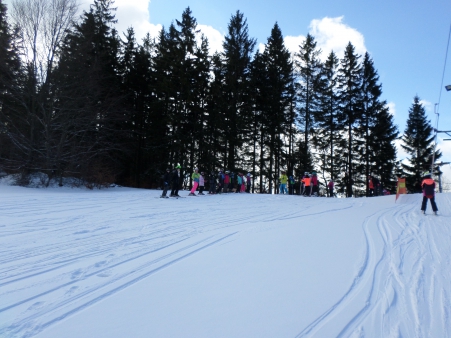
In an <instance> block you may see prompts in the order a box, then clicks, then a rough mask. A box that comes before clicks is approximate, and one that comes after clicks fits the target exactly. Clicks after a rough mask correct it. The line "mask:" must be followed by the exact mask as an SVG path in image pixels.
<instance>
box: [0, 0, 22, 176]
mask: <svg viewBox="0 0 451 338" xmlns="http://www.w3.org/2000/svg"><path fill="white" fill-rule="evenodd" d="M21 81H23V69H22V64H21V61H20V46H19V41H18V31H17V29H11V27H10V25H9V23H8V17H7V7H6V5H5V4H4V3H3V2H2V0H0V166H1V167H3V168H4V169H17V168H18V167H19V166H20V165H21V164H22V163H23V153H24V150H25V149H23V148H22V146H24V145H26V140H24V139H23V134H24V132H25V129H26V126H25V125H24V124H23V116H24V112H23V110H22V109H21V108H20V107H21V104H20V102H19V101H18V100H17V98H18V97H20V96H21Z"/></svg>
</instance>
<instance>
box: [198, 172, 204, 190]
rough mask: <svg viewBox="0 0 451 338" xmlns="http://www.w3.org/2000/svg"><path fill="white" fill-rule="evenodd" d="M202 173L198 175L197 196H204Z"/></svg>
mask: <svg viewBox="0 0 451 338" xmlns="http://www.w3.org/2000/svg"><path fill="white" fill-rule="evenodd" d="M204 175H205V173H204V172H201V173H200V176H199V194H198V195H205V194H204V186H205V179H204Z"/></svg>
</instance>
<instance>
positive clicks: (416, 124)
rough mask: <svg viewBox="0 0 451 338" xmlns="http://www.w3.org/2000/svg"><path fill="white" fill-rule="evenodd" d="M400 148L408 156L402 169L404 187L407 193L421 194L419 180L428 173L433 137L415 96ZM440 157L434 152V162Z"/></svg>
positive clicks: (429, 125)
mask: <svg viewBox="0 0 451 338" xmlns="http://www.w3.org/2000/svg"><path fill="white" fill-rule="evenodd" d="M401 147H402V148H403V149H404V150H405V151H406V152H407V153H408V154H409V155H410V157H408V158H407V160H408V163H403V164H402V167H403V169H404V173H405V176H406V186H407V190H408V191H409V192H421V187H420V186H419V184H420V183H421V179H422V176H423V173H424V172H425V171H430V168H431V163H432V154H433V152H434V135H433V128H432V126H431V123H430V121H428V120H427V117H426V111H425V109H424V107H423V105H422V104H421V102H420V98H419V97H418V96H415V97H414V99H413V103H412V106H411V107H410V109H409V118H408V120H407V127H406V129H405V131H404V135H403V136H402V144H401ZM440 157H441V153H440V151H439V150H436V152H435V160H438V159H439V158H440Z"/></svg>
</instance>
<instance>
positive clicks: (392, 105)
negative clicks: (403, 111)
mask: <svg viewBox="0 0 451 338" xmlns="http://www.w3.org/2000/svg"><path fill="white" fill-rule="evenodd" d="M387 106H388V111H389V113H390V114H391V115H393V116H395V115H396V105H395V103H394V102H388V103H387Z"/></svg>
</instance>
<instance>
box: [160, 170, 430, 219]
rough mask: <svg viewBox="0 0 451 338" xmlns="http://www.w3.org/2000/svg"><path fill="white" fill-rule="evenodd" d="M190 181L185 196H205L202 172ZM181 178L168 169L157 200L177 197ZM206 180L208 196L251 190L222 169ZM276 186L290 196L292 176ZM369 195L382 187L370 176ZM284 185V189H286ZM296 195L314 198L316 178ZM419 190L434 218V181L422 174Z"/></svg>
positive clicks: (244, 178)
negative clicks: (429, 203)
mask: <svg viewBox="0 0 451 338" xmlns="http://www.w3.org/2000/svg"><path fill="white" fill-rule="evenodd" d="M191 178H192V180H193V186H192V188H191V191H190V193H189V196H195V192H196V190H197V189H198V188H199V193H198V195H205V194H204V190H205V183H206V177H205V173H204V172H199V169H198V168H195V169H194V172H193V174H192V175H191ZM182 180H183V177H182V173H181V166H180V165H177V166H176V167H175V169H174V170H173V171H171V170H170V169H169V168H168V169H166V173H165V174H164V176H163V181H164V183H163V193H162V194H161V198H169V196H167V193H168V191H169V188H171V187H172V190H171V193H170V197H180V195H179V188H180V183H181V182H182ZM208 180H209V191H208V194H220V193H229V192H236V193H244V192H246V193H250V189H251V182H252V181H251V180H252V178H251V174H250V173H247V174H246V175H244V174H243V173H238V174H236V175H235V174H234V173H231V172H230V171H229V170H226V171H224V170H223V169H221V170H219V172H218V174H215V172H214V171H212V172H211V174H210V176H209V177H208ZM279 183H280V193H281V194H289V195H294V194H295V189H296V186H297V185H296V180H295V179H294V177H293V176H287V173H286V171H282V174H281V176H280V177H279ZM368 184H369V191H370V196H379V195H381V194H382V187H381V184H380V182H379V180H378V179H377V178H375V177H374V176H369V177H368ZM287 185H288V189H287ZM298 187H299V189H300V191H297V194H299V195H302V196H318V193H319V189H318V177H317V174H316V172H315V171H312V172H311V173H308V172H305V173H304V176H303V177H302V179H301V181H300V184H299V185H298ZM421 188H422V191H423V202H422V204H421V210H422V212H423V213H426V206H427V201H428V199H429V200H430V201H431V206H432V211H433V212H434V214H437V211H438V208H437V205H436V203H435V181H434V180H433V179H432V178H431V173H429V172H426V173H424V174H423V180H422V183H421ZM327 195H328V196H329V197H334V182H333V181H332V180H330V181H329V183H328V185H327Z"/></svg>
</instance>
